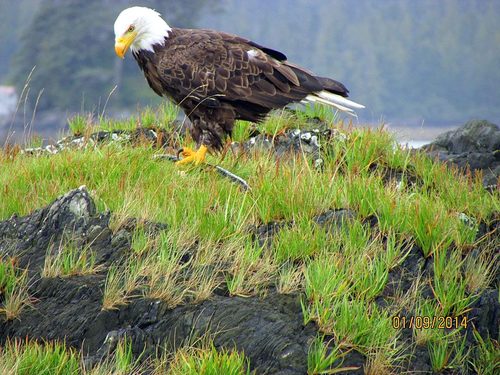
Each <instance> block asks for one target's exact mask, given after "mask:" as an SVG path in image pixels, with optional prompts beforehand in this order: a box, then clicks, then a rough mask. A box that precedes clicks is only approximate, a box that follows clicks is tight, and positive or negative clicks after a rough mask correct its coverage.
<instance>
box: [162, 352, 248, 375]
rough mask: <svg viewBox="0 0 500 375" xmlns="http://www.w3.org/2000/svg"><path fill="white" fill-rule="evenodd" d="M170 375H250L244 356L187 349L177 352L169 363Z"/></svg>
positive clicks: (236, 353)
mask: <svg viewBox="0 0 500 375" xmlns="http://www.w3.org/2000/svg"><path fill="white" fill-rule="evenodd" d="M169 373H170V374H172V375H201V374H203V375H218V374H228V375H245V374H250V367H249V363H248V361H247V360H246V358H245V356H244V355H242V354H240V353H238V352H236V351H227V350H222V351H217V350H216V349H215V347H214V346H213V345H212V346H211V347H210V348H201V349H200V348H187V349H181V350H179V351H177V353H176V354H175V356H174V358H173V359H172V361H171V362H170V369H169Z"/></svg>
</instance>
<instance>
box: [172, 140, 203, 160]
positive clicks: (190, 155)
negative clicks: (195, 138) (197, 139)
mask: <svg viewBox="0 0 500 375" xmlns="http://www.w3.org/2000/svg"><path fill="white" fill-rule="evenodd" d="M207 151H208V148H207V146H205V145H203V144H202V145H201V146H200V148H199V149H198V150H197V151H194V150H192V149H190V148H188V147H185V148H182V149H181V150H180V151H179V154H180V155H182V156H183V158H182V159H181V160H179V161H178V162H177V163H176V164H177V165H183V164H191V163H194V165H199V164H202V163H204V162H205V158H206V155H207Z"/></svg>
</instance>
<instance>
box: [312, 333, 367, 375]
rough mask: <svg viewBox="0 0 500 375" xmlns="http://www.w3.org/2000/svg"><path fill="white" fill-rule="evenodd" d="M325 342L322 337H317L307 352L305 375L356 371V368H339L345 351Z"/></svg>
mask: <svg viewBox="0 0 500 375" xmlns="http://www.w3.org/2000/svg"><path fill="white" fill-rule="evenodd" d="M331 344H332V343H331V342H325V338H324V336H317V337H316V338H315V339H314V341H313V342H312V344H311V346H310V347H309V351H308V352H307V373H308V374H309V375H319V374H337V373H340V372H344V371H351V370H357V369H358V367H341V366H342V360H343V357H344V356H345V354H346V351H344V352H343V351H342V349H341V347H340V346H339V345H337V346H332V345H331Z"/></svg>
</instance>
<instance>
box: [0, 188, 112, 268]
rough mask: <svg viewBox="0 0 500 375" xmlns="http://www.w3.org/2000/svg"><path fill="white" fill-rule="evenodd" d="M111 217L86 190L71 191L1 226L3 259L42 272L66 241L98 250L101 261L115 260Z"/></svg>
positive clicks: (14, 216)
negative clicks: (15, 260) (53, 251)
mask: <svg viewBox="0 0 500 375" xmlns="http://www.w3.org/2000/svg"><path fill="white" fill-rule="evenodd" d="M108 224H109V213H108V214H99V213H97V212H96V208H95V204H94V201H93V200H92V198H91V197H90V195H89V193H88V191H87V189H86V187H85V186H82V187H80V188H78V189H74V190H71V191H70V192H68V193H66V194H65V195H63V196H61V197H59V198H57V199H56V200H55V201H54V202H53V203H51V204H50V205H49V206H47V207H45V208H42V209H39V210H36V211H34V212H33V213H32V214H31V215H27V216H24V217H18V216H16V215H13V216H12V217H11V218H10V219H8V220H5V221H2V222H0V255H9V256H12V257H16V258H18V259H19V265H20V267H23V268H24V267H27V266H28V264H29V266H30V268H31V269H34V268H35V267H36V269H40V268H41V267H43V262H44V259H45V254H46V252H47V250H48V249H49V247H50V246H57V245H58V244H59V243H61V241H63V240H72V241H75V242H76V243H77V244H78V245H79V246H85V245H88V246H91V247H92V248H94V249H97V250H98V253H97V256H98V261H101V262H102V261H105V260H107V259H110V258H111V255H112V254H110V250H111V249H110V247H109V244H110V242H111V232H110V231H109V228H108Z"/></svg>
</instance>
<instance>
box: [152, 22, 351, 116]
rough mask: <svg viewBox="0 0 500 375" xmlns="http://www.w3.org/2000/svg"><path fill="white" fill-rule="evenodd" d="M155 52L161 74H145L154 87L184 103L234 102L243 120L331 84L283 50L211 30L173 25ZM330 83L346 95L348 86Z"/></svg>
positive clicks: (213, 105)
mask: <svg viewBox="0 0 500 375" xmlns="http://www.w3.org/2000/svg"><path fill="white" fill-rule="evenodd" d="M155 52H156V53H155V58H154V59H155V60H156V61H155V63H154V65H155V66H156V72H155V74H152V75H151V74H150V76H149V77H148V76H147V75H146V77H147V78H148V82H149V84H150V86H151V87H153V88H154V89H155V87H156V89H155V91H157V88H158V87H159V86H160V85H161V86H162V89H163V90H162V91H164V92H163V93H164V94H168V95H169V96H172V97H173V98H174V100H175V101H176V102H177V103H179V104H180V105H181V106H183V103H186V104H187V103H191V104H190V106H193V103H194V104H195V105H196V106H202V107H209V108H220V107H224V108H227V107H228V106H231V107H232V108H234V111H235V113H236V118H241V119H244V120H250V121H256V120H258V119H260V118H262V116H263V115H265V114H266V113H267V112H269V111H270V110H271V109H274V108H281V107H284V106H285V105H287V104H288V103H290V102H295V101H300V100H302V99H304V98H305V97H306V96H307V95H308V94H310V93H312V92H316V91H321V90H323V89H324V85H325V83H326V82H321V81H320V80H321V78H318V77H315V76H314V75H312V74H311V73H309V72H307V71H305V70H304V69H302V68H299V67H297V66H295V65H292V64H289V63H288V62H287V61H286V56H285V55H284V54H282V53H281V52H278V51H275V50H272V49H269V48H265V47H262V46H260V45H258V44H256V43H254V42H251V41H249V40H246V39H244V38H241V37H238V36H234V35H230V34H226V33H220V32H216V31H212V30H192V29H173V30H172V32H171V34H170V36H169V38H167V39H166V43H165V46H164V47H162V48H159V49H157V50H155ZM329 81H331V82H333V83H330V86H332V88H333V89H336V90H337V91H338V93H340V94H341V95H343V96H344V95H345V96H347V90H345V87H343V86H342V85H341V84H339V85H340V86H338V87H334V84H335V83H337V82H336V81H333V80H329ZM157 92H158V91H157ZM332 92H333V91H332ZM183 107H184V106H183ZM187 109H188V110H189V108H187Z"/></svg>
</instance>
